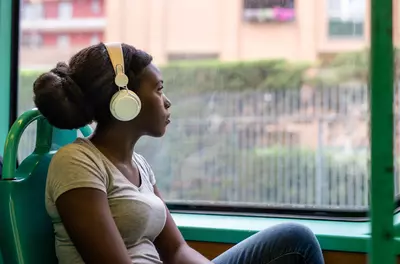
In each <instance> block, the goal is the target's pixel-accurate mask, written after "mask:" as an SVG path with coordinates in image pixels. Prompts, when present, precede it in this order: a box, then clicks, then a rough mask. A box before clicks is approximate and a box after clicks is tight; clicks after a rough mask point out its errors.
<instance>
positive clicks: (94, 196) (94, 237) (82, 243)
mask: <svg viewBox="0 0 400 264" xmlns="http://www.w3.org/2000/svg"><path fill="white" fill-rule="evenodd" d="M56 206H57V210H58V212H59V214H60V216H61V219H62V221H63V224H64V226H65V229H66V230H67V232H68V235H69V236H70V238H71V240H72V242H73V243H74V245H75V247H76V249H77V250H78V252H79V254H80V255H81V257H82V259H83V261H84V262H85V263H86V264H92V263H93V264H98V263H102V264H132V261H131V260H130V258H129V255H128V251H127V250H126V247H125V244H124V242H123V240H122V237H121V235H120V233H119V231H118V229H117V227H116V225H115V222H114V219H113V218H112V216H111V212H110V209H109V206H108V201H107V195H106V194H105V193H104V192H102V191H101V190H97V189H92V188H78V189H73V190H70V191H67V192H65V193H63V194H62V195H61V196H60V197H59V198H58V199H57V201H56Z"/></svg>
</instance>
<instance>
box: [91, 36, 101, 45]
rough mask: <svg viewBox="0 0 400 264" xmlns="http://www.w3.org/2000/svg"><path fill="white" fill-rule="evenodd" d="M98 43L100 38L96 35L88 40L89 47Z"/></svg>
mask: <svg viewBox="0 0 400 264" xmlns="http://www.w3.org/2000/svg"><path fill="white" fill-rule="evenodd" d="M99 42H100V38H99V35H98V34H93V35H92V37H91V38H90V45H95V44H97V43H99Z"/></svg>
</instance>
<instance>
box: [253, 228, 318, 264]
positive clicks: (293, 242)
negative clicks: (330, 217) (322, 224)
mask: <svg viewBox="0 0 400 264" xmlns="http://www.w3.org/2000/svg"><path fill="white" fill-rule="evenodd" d="M260 236H261V237H262V240H264V241H265V245H268V246H269V248H270V250H272V251H274V252H280V254H282V255H284V254H291V253H296V254H298V255H300V256H301V257H302V258H303V259H304V260H305V263H323V257H322V251H321V248H320V245H319V243H318V240H317V238H316V236H315V235H314V233H313V232H312V231H311V229H309V228H308V227H306V226H304V225H300V224H297V223H284V224H279V225H276V226H274V227H271V228H268V229H265V230H264V231H261V232H260ZM271 242H272V243H271Z"/></svg>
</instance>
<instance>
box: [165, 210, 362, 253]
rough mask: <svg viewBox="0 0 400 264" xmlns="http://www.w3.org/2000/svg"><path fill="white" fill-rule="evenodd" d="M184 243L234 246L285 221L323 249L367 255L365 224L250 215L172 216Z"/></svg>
mask: <svg viewBox="0 0 400 264" xmlns="http://www.w3.org/2000/svg"><path fill="white" fill-rule="evenodd" d="M172 217H173V219H174V221H175V222H176V224H177V226H178V227H179V230H180V231H181V232H182V234H183V236H184V238H185V239H186V240H191V241H204V242H214V243H232V244H236V243H239V242H240V241H242V240H244V239H246V238H247V237H249V236H251V235H253V234H255V233H256V232H258V231H261V230H263V229H265V228H268V227H271V226H274V225H276V224H280V223H285V222H296V223H299V224H303V225H305V226H307V227H309V228H310V229H311V230H312V231H313V232H314V233H315V234H316V236H317V238H318V240H319V242H320V244H321V247H322V249H323V250H336V251H347V252H363V253H366V252H368V241H369V238H370V236H369V235H368V233H369V228H370V226H369V222H343V221H328V220H307V219H283V218H267V217H251V216H227V215H223V216H222V215H205V214H190V213H172Z"/></svg>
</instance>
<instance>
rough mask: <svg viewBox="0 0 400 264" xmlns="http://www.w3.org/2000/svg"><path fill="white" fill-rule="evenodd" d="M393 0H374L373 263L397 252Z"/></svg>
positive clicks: (391, 258)
mask: <svg viewBox="0 0 400 264" xmlns="http://www.w3.org/2000/svg"><path fill="white" fill-rule="evenodd" d="M392 9H393V8H392V0H371V9H370V10H371V53H370V89H371V92H370V102H371V106H370V109H371V127H370V128H371V132H370V133H371V184H370V186H371V187H370V188H371V189H370V190H371V208H370V210H371V211H370V214H371V236H372V238H371V243H370V255H369V263H371V264H383V263H384V264H392V263H395V261H396V258H395V254H394V227H393V214H394V206H393V205H394V155H393V149H394V148H393V146H394V144H393V142H394V139H393V123H394V121H393V116H394V115H393V97H394V96H393V85H394V82H393V75H394V74H393V63H394V60H393V54H394V52H393V49H394V47H393V37H392V32H393V30H392V24H393V22H392V19H393V18H392Z"/></svg>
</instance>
